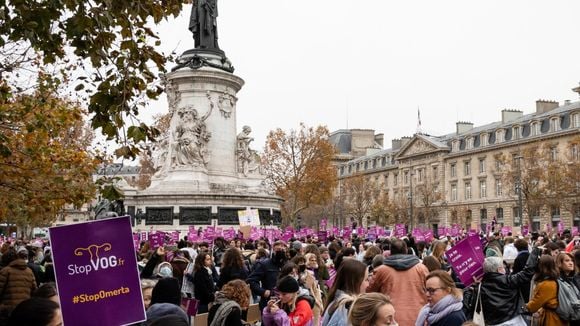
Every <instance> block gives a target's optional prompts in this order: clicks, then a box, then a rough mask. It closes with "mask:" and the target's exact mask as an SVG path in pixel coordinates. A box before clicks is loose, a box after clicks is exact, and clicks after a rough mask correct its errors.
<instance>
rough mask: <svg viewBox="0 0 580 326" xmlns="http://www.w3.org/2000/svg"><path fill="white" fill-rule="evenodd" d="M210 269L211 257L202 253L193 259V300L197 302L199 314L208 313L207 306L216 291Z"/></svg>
mask: <svg viewBox="0 0 580 326" xmlns="http://www.w3.org/2000/svg"><path fill="white" fill-rule="evenodd" d="M211 267H212V259H211V255H210V254H208V253H207V252H202V253H200V254H198V255H197V257H195V265H194V267H193V269H194V274H193V291H194V295H195V298H196V299H197V300H199V306H198V307H197V312H198V313H200V314H201V313H204V312H208V305H209V304H210V303H211V302H213V300H214V299H215V298H214V294H215V290H216V289H215V285H214V282H213V276H212V274H213V273H214V271H213V269H212V268H211Z"/></svg>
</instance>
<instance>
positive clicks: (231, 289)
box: [208, 279, 251, 326]
mask: <svg viewBox="0 0 580 326" xmlns="http://www.w3.org/2000/svg"><path fill="white" fill-rule="evenodd" d="M250 297H251V292H250V286H249V285H248V284H246V282H244V281H242V280H239V279H236V280H232V281H229V282H228V283H226V284H224V285H223V286H222V288H221V290H220V291H219V292H217V293H216V295H215V301H214V303H213V305H212V307H211V309H210V310H209V315H208V324H209V325H210V326H226V325H227V326H242V325H244V323H243V322H242V311H244V310H247V309H248V307H249V306H250Z"/></svg>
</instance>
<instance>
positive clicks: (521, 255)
mask: <svg viewBox="0 0 580 326" xmlns="http://www.w3.org/2000/svg"><path fill="white" fill-rule="evenodd" d="M529 257H530V253H529V252H528V251H527V250H526V251H520V252H518V256H517V257H516V259H515V260H514V266H513V268H512V273H513V274H515V273H519V272H521V271H522V270H523V269H524V267H526V262H527V261H528V258H529ZM530 283H531V281H530V282H528V283H525V284H522V286H521V287H520V292H521V294H522V296H523V297H524V302H525V303H528V301H530V285H531V284H530Z"/></svg>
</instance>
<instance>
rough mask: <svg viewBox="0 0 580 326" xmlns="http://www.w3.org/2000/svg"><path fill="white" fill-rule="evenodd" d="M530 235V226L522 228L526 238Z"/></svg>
mask: <svg viewBox="0 0 580 326" xmlns="http://www.w3.org/2000/svg"><path fill="white" fill-rule="evenodd" d="M529 233H530V226H529V225H524V226H522V235H523V236H524V237H525V236H526V235H528V234H529Z"/></svg>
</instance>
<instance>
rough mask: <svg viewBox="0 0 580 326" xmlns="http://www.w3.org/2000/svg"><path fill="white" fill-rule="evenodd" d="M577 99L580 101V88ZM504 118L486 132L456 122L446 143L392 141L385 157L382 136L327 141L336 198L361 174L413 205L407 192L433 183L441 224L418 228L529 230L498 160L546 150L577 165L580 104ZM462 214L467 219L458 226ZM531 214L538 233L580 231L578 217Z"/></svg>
mask: <svg viewBox="0 0 580 326" xmlns="http://www.w3.org/2000/svg"><path fill="white" fill-rule="evenodd" d="M574 91H575V92H578V93H580V87H578V88H575V89H574ZM500 118H501V119H500V120H499V121H496V122H493V123H490V124H486V125H483V126H474V125H473V124H472V123H469V122H457V123H456V130H455V131H454V132H453V133H449V134H446V135H442V136H431V135H426V134H419V133H418V134H415V135H413V136H412V137H402V138H400V139H394V140H392V144H391V148H388V149H381V148H382V143H383V135H382V134H378V135H374V131H373V130H365V129H354V130H338V131H335V132H333V133H332V134H331V136H330V141H331V142H332V143H333V144H334V145H335V146H336V147H337V149H338V152H339V153H338V154H337V160H336V162H335V164H336V166H337V169H338V179H339V186H338V187H337V189H338V190H337V192H338V193H340V189H341V187H342V186H343V183H344V181H345V180H346V179H347V178H348V177H350V176H353V175H357V174H362V175H364V176H365V177H367V178H368V179H369V180H370V181H372V182H376V183H378V184H379V185H380V187H381V190H382V191H383V192H387V193H388V196H389V198H390V199H391V200H392V201H395V200H396V199H397V198H409V199H411V198H412V195H411V196H410V194H409V193H410V192H409V189H410V188H411V187H413V186H416V185H419V184H421V183H422V182H426V180H429V182H433V184H434V187H435V188H436V189H437V191H438V192H439V193H440V194H441V195H440V196H441V198H440V199H439V200H438V201H437V202H435V203H434V205H436V206H439V209H438V213H437V214H438V215H439V216H438V218H433V219H430V220H429V221H428V222H426V221H425V220H424V219H422V217H421V216H419V215H418V214H417V213H415V214H413V216H414V218H415V222H414V225H418V224H423V225H424V226H427V225H426V224H429V226H428V227H429V228H436V227H437V226H444V225H451V224H453V223H459V224H462V226H464V227H466V228H476V227H479V228H482V229H485V227H486V225H487V224H488V223H491V221H492V219H493V218H495V219H496V221H497V223H498V224H499V225H505V226H516V227H517V226H521V225H522V223H523V224H527V222H526V221H528V220H529V216H528V213H527V212H525V211H524V212H523V218H520V216H518V215H519V212H520V210H519V208H518V198H517V196H515V195H514V193H513V192H510V191H508V190H509V189H506V188H507V187H511V186H508V185H506V184H505V181H504V180H503V178H502V177H501V176H498V173H497V172H496V171H497V170H496V169H495V168H496V165H497V164H500V163H499V162H498V161H497V157H498V154H504V155H505V154H510V153H514V152H516V151H518V150H520V148H522V147H523V146H525V145H528V144H533V145H544V144H546V143H549V146H550V148H551V150H550V155H554V156H559V158H570V157H572V158H576V159H578V156H579V154H578V150H579V149H578V148H577V147H578V146H577V145H572V146H571V145H570V142H571V140H572V139H574V138H577V137H578V136H579V134H580V102H570V101H566V102H565V103H563V104H562V105H560V104H559V103H558V102H554V101H545V100H539V101H536V110H535V112H533V113H529V114H524V113H523V112H522V111H518V110H502V111H501V116H500ZM409 201H410V200H409ZM523 206H525V204H524V205H523ZM458 212H461V213H460V214H461V215H462V218H458V216H457V214H458ZM532 214H534V215H535V216H532V218H531V220H532V226H531V227H532V228H533V229H542V228H543V226H545V225H547V224H551V225H553V226H556V225H557V224H558V223H559V222H562V223H563V224H564V226H565V227H566V228H570V227H571V226H579V227H580V209H579V210H578V211H577V212H575V213H571V212H570V211H569V210H564V209H560V208H558V207H551V208H546V207H544V208H542V209H539V210H537V212H534V213H532ZM341 218H347V216H341ZM522 221H523V222H522Z"/></svg>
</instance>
